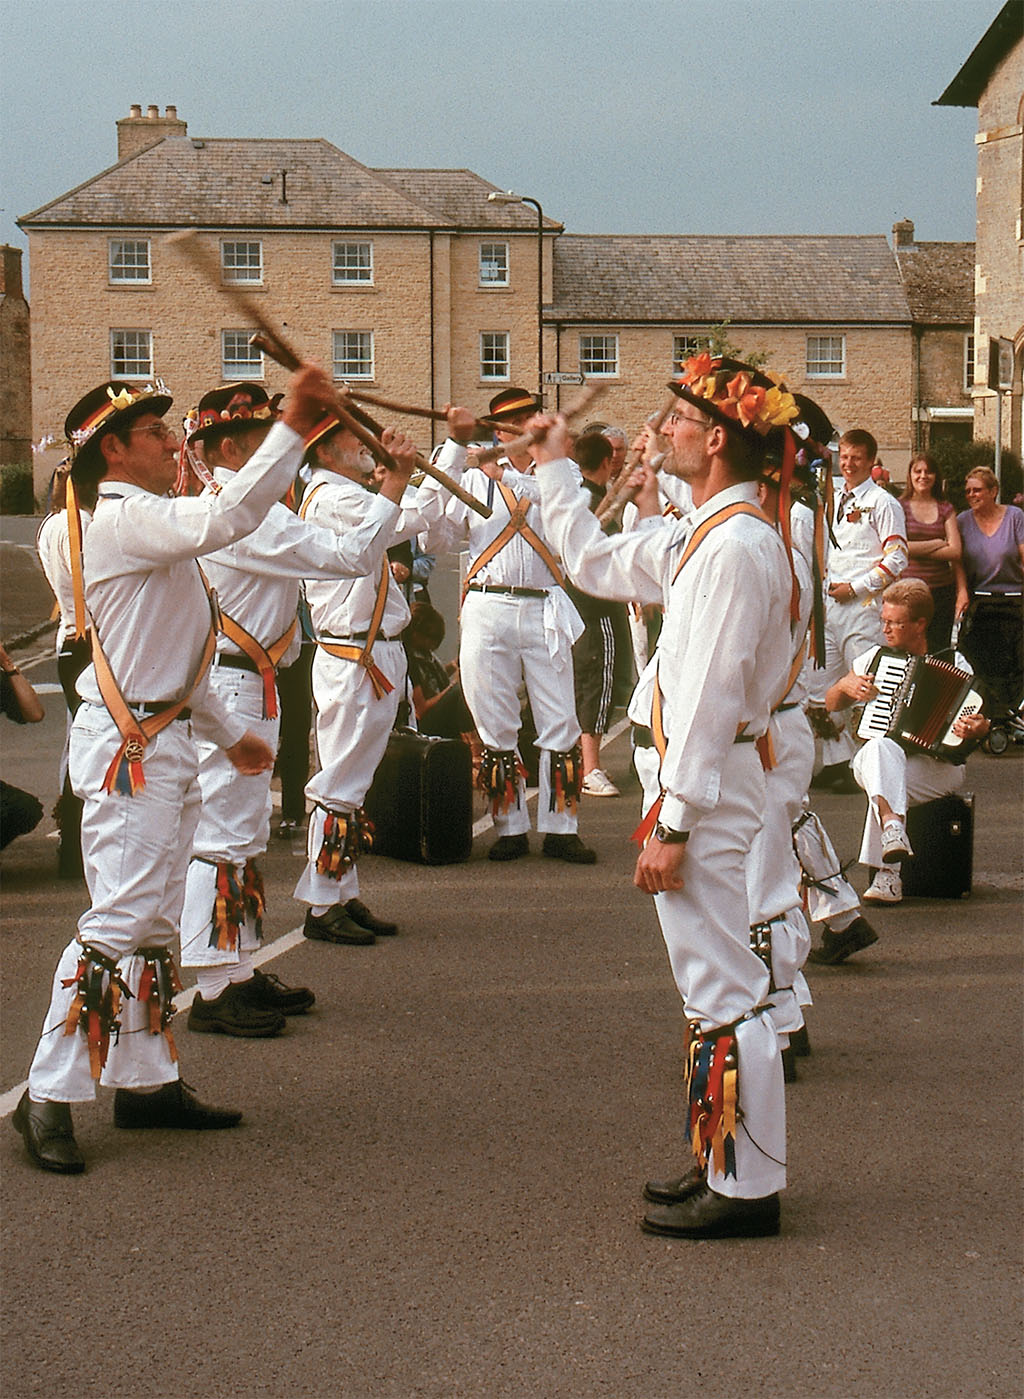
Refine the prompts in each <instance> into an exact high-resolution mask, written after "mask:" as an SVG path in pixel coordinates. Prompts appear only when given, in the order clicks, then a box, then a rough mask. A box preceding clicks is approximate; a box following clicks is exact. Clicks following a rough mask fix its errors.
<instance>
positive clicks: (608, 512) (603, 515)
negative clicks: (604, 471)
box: [595, 394, 677, 533]
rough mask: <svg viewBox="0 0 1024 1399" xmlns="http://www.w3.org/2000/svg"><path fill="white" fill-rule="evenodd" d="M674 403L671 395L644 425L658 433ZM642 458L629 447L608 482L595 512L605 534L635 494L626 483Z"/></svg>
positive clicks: (674, 399)
mask: <svg viewBox="0 0 1024 1399" xmlns="http://www.w3.org/2000/svg"><path fill="white" fill-rule="evenodd" d="M676 402H677V399H676V395H675V394H672V395H671V397H670V398H669V399H668V400H667V402H666V403H665V406H664V407H663V408H660V409H659V410H658V412H656V413H651V414H650V415H649V417H648V418H647V422H646V425H647V426H648V427H652V428H653V429H654V431H655V432H660V431H661V426H662V423H664V421H665V419H666V418H667V417H668V415H669V414H670V413H671V412H672V409H673V408H674V407H675V405H676ZM642 457H643V451H642V450H640V451H638V450H637V449H636V448H635V447H630V449H629V451H628V452H627V453H626V459H625V461H624V462H623V463H622V468H621V470H620V471H618V472H617V473H616V475H615V476H614V477H613V479H612V480H611V481H609V482H608V489H607V491H606V492H605V496H604V500H602V501H601V504H600V505H599V506H598V508H597V511H596V512H595V513H596V515H597V518H598V520H599V521H600V522H601V527H602V529H604V530H605V532H606V533H607V529H608V527H609V526H611V525H613V524H617V523H618V521H619V520H621V518H622V512H623V510H624V509H625V508H626V506H627V505H628V504H629V502H630V501H631V500H632V498H633V496H634V495H635V494H636V492H635V491H633V490H630V488H629V487H628V486H627V484H626V483H627V482H628V480H629V478H630V476H631V475H632V474H633V470H634V468H635V467H636V465H637V463H638V462H639V461H640V460H641V459H642Z"/></svg>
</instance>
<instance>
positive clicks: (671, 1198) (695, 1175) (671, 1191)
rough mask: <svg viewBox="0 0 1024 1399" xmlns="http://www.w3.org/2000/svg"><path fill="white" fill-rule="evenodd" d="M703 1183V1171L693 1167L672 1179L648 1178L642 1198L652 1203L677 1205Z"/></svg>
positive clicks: (695, 1191)
mask: <svg viewBox="0 0 1024 1399" xmlns="http://www.w3.org/2000/svg"><path fill="white" fill-rule="evenodd" d="M703 1184H704V1172H703V1171H700V1170H698V1169H697V1167H696V1166H694V1167H693V1169H692V1170H691V1171H689V1172H688V1173H687V1174H686V1175H685V1176H675V1177H674V1178H673V1179H672V1180H649V1181H647V1183H646V1184H645V1185H644V1192H643V1193H644V1199H645V1200H650V1202H651V1204H652V1205H678V1204H679V1203H680V1202H681V1201H682V1200H688V1199H689V1198H690V1196H691V1195H696V1193H697V1191H698V1190H699V1189H700V1188H701V1186H702V1185H703Z"/></svg>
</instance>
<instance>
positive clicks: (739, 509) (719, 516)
mask: <svg viewBox="0 0 1024 1399" xmlns="http://www.w3.org/2000/svg"><path fill="white" fill-rule="evenodd" d="M735 515H753V516H754V517H755V518H756V519H759V520H763V521H764V523H765V524H766V525H767V526H768V528H769V529H771V527H772V526H771V521H770V520H769V519H768V517H767V515H765V513H764V511H763V510H760V509H758V507H757V506H756V505H750V504H749V503H748V502H747V501H745V500H737V501H734V503H733V504H732V505H726V506H724V507H723V508H722V509H721V510H718V511H716V513H715V514H714V515H709V516H708V518H707V519H706V520H704V521H702V523H701V524H699V525H698V526H697V528H696V529H695V530H694V532H693V533H692V534H691V535H690V538H689V539H688V540H687V541H686V548H685V549H684V550H683V556H682V558H681V559H680V560H679V563H678V564H677V565H676V571H675V573H673V575H672V582H673V583H674V582H675V581H676V579H677V578H678V577H679V575H680V573H682V571H683V569H684V568H685V566H686V565H687V564H688V563H689V561H690V559H692V558H693V556H694V554H695V553H696V551H697V549H698V548H699V547H700V545H701V544H702V543H703V542H704V540H705V539H706V538H707V537H708V535H709V534H710V533H711V531H712V530H713V529H714V528H715V527H716V526H717V525H724V524H725V522H726V521H727V520H731V519H732V518H733V516H735ZM663 705H664V700H663V699H662V695H661V684H660V682H659V680H658V672H657V668H655V672H654V691H653V694H652V695H651V735H652V737H653V739H654V747H655V750H656V751H657V754H658V771H659V773H660V771H661V765H662V763H663V762H664V761H665V754H666V752H667V751H668V739H667V738H666V736H665V723H664V714H663ZM744 727H745V726H744V725H743V724H741V725H740V727H739V728H738V729H737V730H736V737H737V738H739V736H740V735H741V734H742V732H743V729H744ZM760 743H761V740H758V744H759V747H758V752H759V753H761V761H762V763H764V762H765V759H766V754H765V753H764V752H763V751H762V750H761V747H760ZM664 800H665V789H664V787H662V789H661V790H660V792H659V793H658V796H657V797H656V798H655V800H654V801H653V802H652V803H651V805H650V809H649V810H648V812H647V814H646V815H645V816H644V818H643V820H642V821H641V822H640V824H639V826H637V828H636V830H635V831H634V832H633V834H632V835H631V836H630V840H635V841H636V843H637V845H639V846H640V848H641V850H642V849H643V848H644V846H645V845H646V844H647V842H648V841H649V840H650V838H651V833H652V832H653V830H654V828H655V826H656V825H657V824H658V818H659V816H660V815H661V805H662V802H663V801H664Z"/></svg>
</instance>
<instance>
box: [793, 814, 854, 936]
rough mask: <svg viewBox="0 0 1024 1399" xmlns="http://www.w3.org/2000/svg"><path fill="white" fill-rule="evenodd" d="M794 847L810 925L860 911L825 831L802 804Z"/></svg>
mask: <svg viewBox="0 0 1024 1399" xmlns="http://www.w3.org/2000/svg"><path fill="white" fill-rule="evenodd" d="M793 847H794V849H795V850H796V857H797V859H798V860H799V861H800V868H801V869H802V870H803V872H804V874H805V875H806V876H807V878H808V881H813V882H809V883H808V884H807V886H806V888H807V916H808V917H809V918H810V920H811V922H812V923H828V922H829V921H830V920H831V919H833V918H838V917H839V915H840V914H842V913H853V912H854V911H855V910H856V909H858V908H860V899H859V898H858V897H857V891H856V889H854V887H853V885H852V884H851V883H850V881H849V880H848V879H847V878H846V876H845V874H843V873H841V869H840V861H839V856H838V855H837V854H836V850H835V846H834V845H833V844H832V840H831V838H830V836H829V833H828V831H826V829H825V827H824V826H823V825H822V824H821V821H820V820H819V819H818V817H817V816H816V815H815V814H814V812H813V811H812V810H811V809H810V807H809V806H808V805H807V803H806V801H805V803H804V810H803V811H802V812H801V814H800V816H799V817H798V818H797V821H796V824H795V825H794V826H793Z"/></svg>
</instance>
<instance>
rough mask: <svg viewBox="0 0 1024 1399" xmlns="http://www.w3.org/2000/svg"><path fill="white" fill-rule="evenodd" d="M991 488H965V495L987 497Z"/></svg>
mask: <svg viewBox="0 0 1024 1399" xmlns="http://www.w3.org/2000/svg"><path fill="white" fill-rule="evenodd" d="M991 489H992V487H991V486H965V487H964V495H987V494H988V492H989V491H990V490H991Z"/></svg>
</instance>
